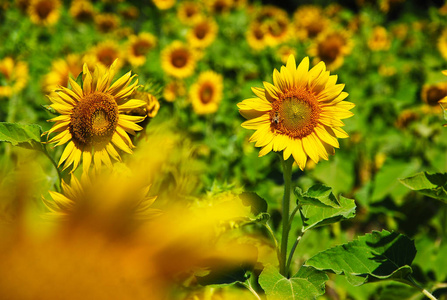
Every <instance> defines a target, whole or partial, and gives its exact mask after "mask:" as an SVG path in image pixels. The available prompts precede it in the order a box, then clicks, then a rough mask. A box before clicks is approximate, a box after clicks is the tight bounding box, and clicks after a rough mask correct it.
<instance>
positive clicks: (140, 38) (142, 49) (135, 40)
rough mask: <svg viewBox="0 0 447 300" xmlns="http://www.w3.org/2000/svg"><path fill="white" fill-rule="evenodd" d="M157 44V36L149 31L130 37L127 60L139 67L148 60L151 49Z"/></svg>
mask: <svg viewBox="0 0 447 300" xmlns="http://www.w3.org/2000/svg"><path fill="white" fill-rule="evenodd" d="M156 44H157V38H156V37H155V36H153V35H152V34H150V33H148V32H140V34H138V35H132V36H130V37H129V43H128V46H127V60H128V61H129V63H130V64H131V65H132V66H135V67H138V66H141V65H144V63H145V62H146V55H147V53H148V52H149V50H151V49H153V48H154V47H155V45H156Z"/></svg>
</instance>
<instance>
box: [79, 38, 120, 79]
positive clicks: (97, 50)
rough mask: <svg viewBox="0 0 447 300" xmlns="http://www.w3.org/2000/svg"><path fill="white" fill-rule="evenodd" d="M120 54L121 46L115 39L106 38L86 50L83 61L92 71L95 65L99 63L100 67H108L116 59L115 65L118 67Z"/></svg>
mask: <svg viewBox="0 0 447 300" xmlns="http://www.w3.org/2000/svg"><path fill="white" fill-rule="evenodd" d="M122 55H123V54H122V50H121V47H120V46H119V45H118V44H117V43H116V42H115V41H113V40H107V41H103V42H101V43H99V44H97V45H96V46H95V47H93V48H92V49H91V50H90V51H88V53H87V54H86V55H85V56H84V58H83V61H84V62H86V63H87V65H88V67H89V69H90V71H91V72H93V70H94V68H95V65H97V64H99V67H100V68H108V67H110V66H111V65H112V63H113V62H115V61H117V59H118V61H117V65H116V67H117V68H118V69H119V68H120V67H121V66H122V62H121V60H120V58H121V57H122Z"/></svg>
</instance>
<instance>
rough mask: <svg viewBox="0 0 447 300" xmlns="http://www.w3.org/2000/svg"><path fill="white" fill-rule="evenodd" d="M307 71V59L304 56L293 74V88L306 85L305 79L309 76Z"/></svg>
mask: <svg viewBox="0 0 447 300" xmlns="http://www.w3.org/2000/svg"><path fill="white" fill-rule="evenodd" d="M308 71H309V57H308V56H306V57H305V58H303V60H302V61H301V63H300V64H299V65H298V68H297V70H296V72H295V86H297V87H301V86H304V85H305V84H307V78H308V76H309V74H308Z"/></svg>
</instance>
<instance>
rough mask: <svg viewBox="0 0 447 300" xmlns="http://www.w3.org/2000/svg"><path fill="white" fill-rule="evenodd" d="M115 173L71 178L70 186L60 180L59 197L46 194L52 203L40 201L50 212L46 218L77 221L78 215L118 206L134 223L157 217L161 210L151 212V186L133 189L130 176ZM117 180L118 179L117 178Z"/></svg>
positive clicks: (118, 172)
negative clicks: (104, 200)
mask: <svg viewBox="0 0 447 300" xmlns="http://www.w3.org/2000/svg"><path fill="white" fill-rule="evenodd" d="M114 172H116V174H115V175H113V174H101V175H103V178H96V177H90V176H83V177H82V179H81V181H79V180H78V179H77V178H76V177H75V176H74V175H73V174H72V175H71V179H70V184H67V183H66V182H65V181H64V180H62V183H61V186H62V193H57V192H53V191H49V194H50V197H51V198H52V200H47V199H45V198H44V197H42V202H43V203H44V205H45V206H46V207H47V208H48V210H49V212H48V213H47V214H46V215H47V217H49V218H54V219H70V218H72V219H73V221H76V219H78V217H79V215H80V214H89V213H92V212H91V211H92V210H95V211H96V210H106V209H107V208H104V207H107V206H108V205H111V204H112V205H113V204H119V203H121V205H124V206H126V208H128V210H126V212H127V213H130V214H131V216H132V217H133V218H135V219H137V220H138V219H148V218H151V217H154V216H157V215H160V212H161V211H160V210H158V209H153V208H150V206H151V205H152V204H153V203H154V201H155V200H156V199H157V197H156V196H154V197H148V196H147V194H148V192H149V190H150V185H149V186H144V187H140V186H137V187H136V188H134V186H135V185H136V184H135V183H134V182H131V180H130V179H131V178H127V177H132V176H129V175H128V174H125V173H124V172H122V171H120V170H119V169H118V170H115V169H114ZM123 173H124V174H123ZM104 175H106V176H105V177H104ZM126 175H127V176H126ZM118 176H119V177H120V178H117V177H118ZM105 194H107V197H106V195H105ZM104 198H106V199H107V200H108V204H104V202H103V201H102V200H103V199H104ZM122 208H124V207H122Z"/></svg>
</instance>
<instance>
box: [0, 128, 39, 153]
mask: <svg viewBox="0 0 447 300" xmlns="http://www.w3.org/2000/svg"><path fill="white" fill-rule="evenodd" d="M41 133H42V129H41V127H40V126H39V125H36V124H18V123H6V122H0V141H1V142H8V143H11V144H12V145H13V146H18V147H22V148H26V149H34V150H42V143H41V140H40V135H41Z"/></svg>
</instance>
